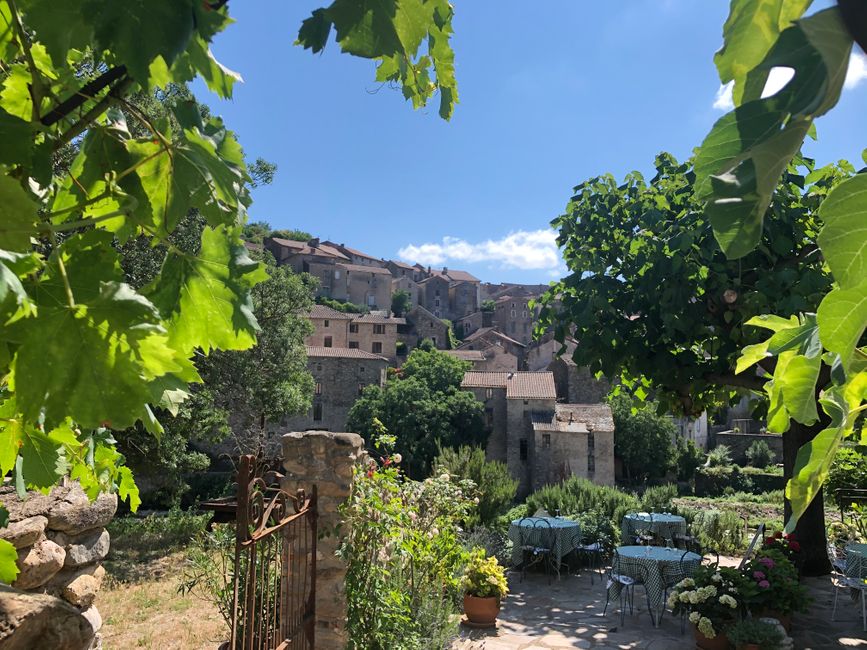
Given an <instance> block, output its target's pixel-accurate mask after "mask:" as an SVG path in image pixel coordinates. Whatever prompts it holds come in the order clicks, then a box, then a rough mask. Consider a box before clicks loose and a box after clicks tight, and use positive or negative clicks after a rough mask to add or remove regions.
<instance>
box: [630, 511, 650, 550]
mask: <svg viewBox="0 0 867 650" xmlns="http://www.w3.org/2000/svg"><path fill="white" fill-rule="evenodd" d="M634 514H635V517H636V518H635V520H634V523H633V520H630V524H629V526H630V528H632V536H633V537H634V539H635V543H636V544H638V545H640V546H650V545H651V544H652V543H653V541H654V538H655V537H656V535H655V533H654V532H653V513H648V515H647V517H648V519H647V521H645V520H644V519H643V518H642V517H641V515H640V514H638V513H634Z"/></svg>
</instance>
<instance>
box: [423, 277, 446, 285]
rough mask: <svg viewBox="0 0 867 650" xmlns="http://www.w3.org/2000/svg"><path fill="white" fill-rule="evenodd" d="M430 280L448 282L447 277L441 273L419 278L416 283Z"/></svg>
mask: <svg viewBox="0 0 867 650" xmlns="http://www.w3.org/2000/svg"><path fill="white" fill-rule="evenodd" d="M431 280H439V281H440V282H445V283H446V284H448V283H449V281H448V279H447V278H445V277H443V276H442V275H431V276H428V277H426V278H425V279H424V280H419V281H418V284H424V283H425V282H430V281H431Z"/></svg>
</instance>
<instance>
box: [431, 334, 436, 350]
mask: <svg viewBox="0 0 867 650" xmlns="http://www.w3.org/2000/svg"><path fill="white" fill-rule="evenodd" d="M430 342H431V343H433V344H434V347H436V346H437V337H435V336H432V337H430Z"/></svg>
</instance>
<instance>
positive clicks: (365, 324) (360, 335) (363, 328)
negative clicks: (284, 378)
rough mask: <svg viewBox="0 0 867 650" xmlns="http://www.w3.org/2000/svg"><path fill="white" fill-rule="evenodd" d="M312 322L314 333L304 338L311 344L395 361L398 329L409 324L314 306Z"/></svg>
mask: <svg viewBox="0 0 867 650" xmlns="http://www.w3.org/2000/svg"><path fill="white" fill-rule="evenodd" d="M386 313H387V312H386ZM310 322H311V324H312V325H313V333H312V334H311V335H310V336H308V337H307V338H306V339H304V343H306V344H307V345H312V346H315V347H323V348H349V349H351V350H363V351H365V352H370V353H371V354H378V355H381V356H384V357H386V358H387V359H389V360H391V361H395V360H396V359H397V328H398V327H400V326H402V325H405V324H406V320H404V319H403V318H394V317H392V316H388V315H384V314H382V313H373V312H371V313H369V314H345V313H343V312H339V311H337V310H336V309H331V308H330V307H326V306H325V305H314V306H313V310H312V311H311V312H310Z"/></svg>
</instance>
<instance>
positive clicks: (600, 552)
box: [572, 532, 605, 585]
mask: <svg viewBox="0 0 867 650" xmlns="http://www.w3.org/2000/svg"><path fill="white" fill-rule="evenodd" d="M572 550H573V551H575V555H577V556H578V559H579V561H580V560H581V559H582V558H584V559H586V560H587V568H588V569H589V571H590V584H591V585H593V574H594V573H596V570H597V569H598V570H599V571H601V570H602V567H603V558H604V556H605V545H604V544H603V543H602V542H600V541H599V540H596V541H595V542H590V543H589V544H585V543H584V538H583V537H582V536H581V533H580V532H579V533H575V534H574V535H573V536H572Z"/></svg>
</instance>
